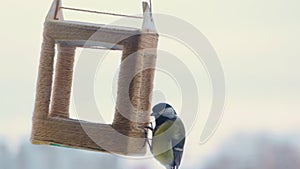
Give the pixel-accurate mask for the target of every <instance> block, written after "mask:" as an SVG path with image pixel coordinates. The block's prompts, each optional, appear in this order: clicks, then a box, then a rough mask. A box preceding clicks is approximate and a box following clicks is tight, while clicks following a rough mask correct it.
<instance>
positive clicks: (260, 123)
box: [0, 0, 300, 158]
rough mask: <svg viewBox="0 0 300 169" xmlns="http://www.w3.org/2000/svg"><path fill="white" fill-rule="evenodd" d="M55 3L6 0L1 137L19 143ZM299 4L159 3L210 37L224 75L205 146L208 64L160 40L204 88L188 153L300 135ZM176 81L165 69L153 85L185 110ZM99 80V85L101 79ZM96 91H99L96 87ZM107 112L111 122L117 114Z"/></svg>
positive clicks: (156, 6)
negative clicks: (267, 136)
mask: <svg viewBox="0 0 300 169" xmlns="http://www.w3.org/2000/svg"><path fill="white" fill-rule="evenodd" d="M51 3H52V1H50V0H44V1H33V0H30V1H3V2H2V5H1V7H0V9H1V10H0V11H1V15H0V20H1V32H0V38H1V41H0V43H1V50H0V57H1V62H0V68H1V71H0V79H1V83H0V86H1V87H0V91H1V94H0V105H1V110H0V117H1V118H0V136H2V137H5V138H6V139H8V140H17V139H18V138H19V137H20V136H23V135H29V133H30V128H31V116H32V111H33V104H34V96H35V87H36V78H37V70H38V60H39V53H40V46H41V41H42V39H41V35H42V29H43V21H44V18H45V15H46V13H47V11H48V9H49V7H50V4H51ZM63 4H64V5H65V6H71V7H80V8H86V9H92V10H102V11H111V12H118V13H126V14H139V13H141V5H140V0H130V1H111V0H98V1H97V0H89V1H82V0H80V1H79V0H73V1H71V0H64V1H63ZM299 6H300V1H298V0H263V1H261V0H242V1H241V0H227V1H216V0H210V1H196V0H185V1H177V0H176V1H170V0H160V1H158V0H153V11H154V12H157V13H163V14H168V15H172V16H176V17H178V18H181V19H184V20H185V21H187V22H189V23H190V24H192V25H194V26H195V27H196V28H197V29H198V30H199V31H201V32H202V33H203V34H204V35H205V36H206V37H207V38H208V40H209V41H210V42H211V44H212V45H213V46H214V48H215V50H216V52H217V53H218V56H219V59H220V61H221V64H222V66H223V69H224V74H225V78H226V88H227V91H226V107H225V110H224V116H223V119H222V121H221V123H220V126H219V128H218V130H217V132H216V133H215V135H214V136H213V137H212V138H211V139H210V140H209V141H208V142H207V143H206V144H204V145H199V144H198V142H199V137H200V134H201V130H202V128H203V124H204V122H205V120H206V117H207V113H208V111H209V104H210V101H209V100H210V99H211V98H210V97H211V91H210V90H211V88H210V87H211V86H210V82H209V78H208V76H207V74H206V72H205V69H204V68H203V65H201V63H194V62H193V60H192V58H193V57H195V56H193V54H192V53H191V52H190V51H188V50H187V49H186V48H185V47H184V46H183V45H182V44H180V43H178V42H174V40H172V39H168V38H165V37H162V38H161V41H160V44H159V48H160V49H161V50H166V51H169V52H171V53H172V52H173V53H176V56H178V57H179V56H182V57H180V58H181V59H182V62H184V63H185V64H186V65H187V66H188V67H190V69H191V71H192V72H193V74H194V75H195V81H196V83H197V85H198V88H199V90H198V92H199V93H200V95H201V93H203V95H201V96H200V97H201V98H204V99H203V103H199V104H200V105H201V106H202V107H201V110H199V112H201V113H200V114H198V115H199V116H198V119H197V120H198V121H197V123H198V125H196V126H195V127H194V128H193V129H191V131H190V134H189V138H188V140H189V141H188V143H189V145H188V146H187V151H188V152H190V153H187V154H207V153H208V152H209V151H211V150H212V149H213V147H214V146H215V145H216V144H217V143H219V142H220V141H222V140H223V139H224V138H226V137H228V136H230V135H231V134H233V133H235V132H239V131H270V132H276V133H287V132H288V133H294V132H298V129H299V128H300V120H299V119H300V115H299V112H300V106H299V102H300V87H299V86H300V76H299V75H300V71H299V64H300V57H299V56H300V46H299V38H300V22H299V21H300V11H299ZM66 17H70V18H71V19H73V18H74V19H79V20H80V21H97V23H109V22H111V21H113V20H114V19H115V18H112V17H107V18H105V17H103V16H101V17H99V16H94V15H90V14H89V15H87V14H81V13H80V14H78V13H66ZM67 19H68V18H67ZM102 19H103V22H102ZM170 29H172V28H170ZM182 31H184V30H182ZM79 52H80V51H79ZM189 52H190V53H189ZM117 54H118V53H110V55H117ZM158 57H159V56H158ZM115 58H117V57H114V58H108V59H107V60H106V61H105V62H104V63H111V64H112V66H111V67H115V68H114V69H112V70H114V71H113V72H112V71H111V69H110V68H111V67H110V66H107V65H108V64H106V66H103V67H102V68H101V70H102V71H100V72H99V74H98V76H99V77H101V75H106V76H107V77H113V76H115V73H116V70H117V67H116V66H117V65H118V63H119V62H118V60H117V59H115ZM158 61H159V60H158ZM98 76H97V77H98ZM170 79H171V78H170V77H168V75H167V74H164V73H162V72H158V73H157V79H156V81H155V82H156V84H155V85H156V86H155V87H156V89H157V90H162V91H164V90H165V93H164V95H165V98H166V99H167V101H168V102H171V103H174V104H175V105H174V107H175V108H177V109H180V106H181V105H180V99H181V98H180V90H179V89H178V88H177V86H176V82H172V83H171V87H170V86H169V87H168V86H167V87H166V86H164V83H165V80H170ZM112 81H113V78H111V79H110V81H109V82H108V83H107V84H105V85H107V86H106V87H110V88H111V86H112ZM95 83H98V81H97V78H96V82H95ZM98 90H99V91H101V89H96V90H95V91H98ZM106 94H107V95H108V97H107V98H109V100H108V104H107V105H106V107H105V111H112V110H113V100H112V99H111V96H109V94H111V93H109V92H108V93H106ZM159 94H160V93H158V96H157V97H159ZM95 95H96V96H97V94H95ZM206 98H207V99H206ZM96 100H98V101H99V100H100V101H101V99H99V98H96ZM100 104H101V103H100ZM104 116H105V117H107V118H108V121H109V118H110V116H111V114H106V115H104ZM185 157H186V158H188V157H189V155H186V156H185Z"/></svg>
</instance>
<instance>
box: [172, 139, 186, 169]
mask: <svg viewBox="0 0 300 169" xmlns="http://www.w3.org/2000/svg"><path fill="white" fill-rule="evenodd" d="M184 142H185V139H183V140H181V141H180V142H179V143H178V144H177V145H175V146H174V147H173V156H174V161H173V168H174V169H178V167H179V165H180V163H181V159H182V155H183V147H184Z"/></svg>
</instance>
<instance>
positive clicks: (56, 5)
mask: <svg viewBox="0 0 300 169" xmlns="http://www.w3.org/2000/svg"><path fill="white" fill-rule="evenodd" d="M62 9H64V7H62V5H61V1H60V0H54V2H53V4H52V6H51V8H50V10H49V12H48V15H47V17H46V19H45V23H44V33H43V43H42V49H41V55H40V64H39V72H38V79H37V89H36V98H35V107H34V113H33V122H32V134H31V141H32V143H33V144H46V145H57V146H65V147H72V148H80V149H87V150H95V151H102V152H110V153H118V154H123V155H144V154H145V152H146V146H144V126H146V125H147V124H148V123H149V113H150V108H151V93H152V88H153V78H154V67H155V63H156V48H157V42H158V34H157V33H156V30H155V26H154V23H153V20H152V14H151V10H150V8H149V6H148V4H147V3H146V2H143V10H144V17H143V18H142V19H144V20H143V26H142V28H141V29H136V28H127V27H118V26H110V25H96V24H90V23H85V22H72V21H67V20H64V19H63V11H62ZM78 47H81V48H89V47H101V48H106V49H107V50H122V57H121V61H124V60H125V59H127V58H128V57H132V55H133V58H134V59H131V60H130V63H129V64H121V65H120V73H119V80H118V92H117V101H116V106H115V115H114V120H113V123H112V124H99V123H91V122H87V121H82V120H75V119H71V118H69V104H70V95H71V89H72V86H71V85H72V77H73V64H74V55H75V49H76V48H78ZM148 49H152V50H148ZM153 49H154V50H153ZM55 53H57V54H56V55H55ZM55 60H56V66H55V70H54V61H55ZM53 74H55V77H53ZM130 77H133V78H132V79H129V80H130V81H129V80H128V78H130ZM128 81H129V82H128ZM52 83H53V84H52ZM128 98H129V99H128ZM126 100H129V101H126Z"/></svg>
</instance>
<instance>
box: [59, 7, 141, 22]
mask: <svg viewBox="0 0 300 169" xmlns="http://www.w3.org/2000/svg"><path fill="white" fill-rule="evenodd" d="M60 8H61V9H66V10H72V11H80V12H88V13H95V14H102V15H111V16H120V17H127V18H135V19H144V17H141V16H134V15H124V14H117V13H110V12H101V11H92V10H86V9H79V8H71V7H60Z"/></svg>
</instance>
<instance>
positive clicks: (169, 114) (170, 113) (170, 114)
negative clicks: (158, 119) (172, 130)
mask: <svg viewBox="0 0 300 169" xmlns="http://www.w3.org/2000/svg"><path fill="white" fill-rule="evenodd" d="M161 113H162V114H161V115H162V116H164V117H167V118H170V119H173V118H175V117H176V114H175V112H174V109H173V108H171V107H169V108H166V109H164V111H163V112H161Z"/></svg>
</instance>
